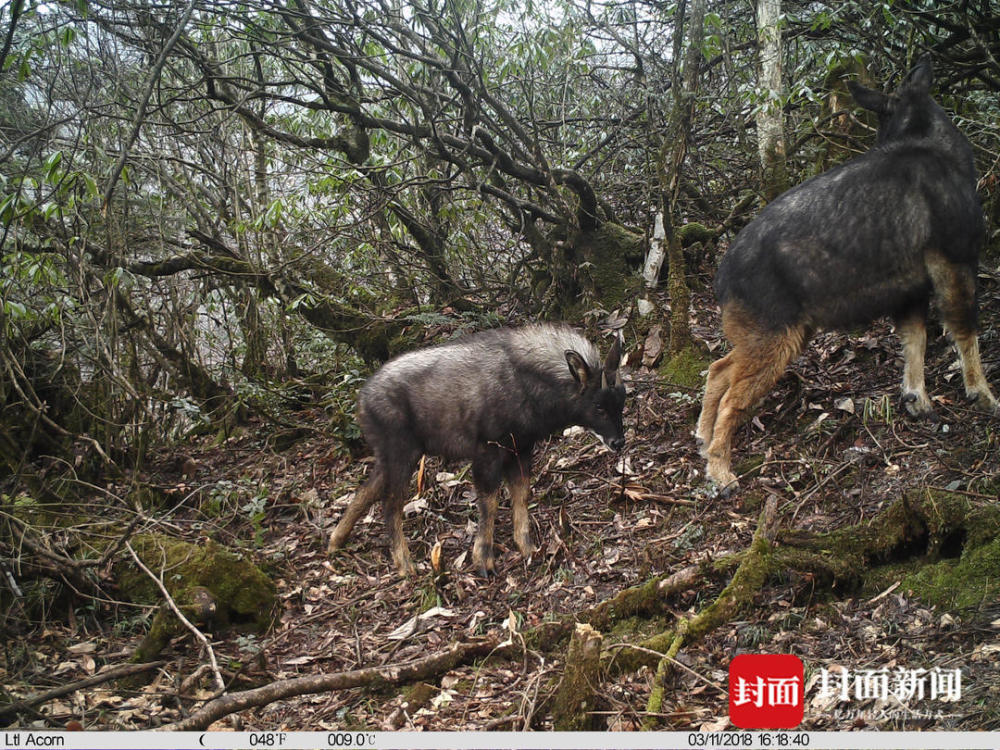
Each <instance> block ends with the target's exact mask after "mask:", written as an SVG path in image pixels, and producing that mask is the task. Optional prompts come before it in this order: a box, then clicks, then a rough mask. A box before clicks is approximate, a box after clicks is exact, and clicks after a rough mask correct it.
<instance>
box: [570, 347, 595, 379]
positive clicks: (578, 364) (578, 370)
mask: <svg viewBox="0 0 1000 750" xmlns="http://www.w3.org/2000/svg"><path fill="white" fill-rule="evenodd" d="M566 364H568V365H569V371H570V374H571V375H572V376H573V379H574V380H575V381H576V382H577V383H579V384H580V387H581V388H586V386H587V383H588V382H589V381H590V368H589V367H587V363H586V361H584V359H583V357H581V356H580V355H579V354H578V353H577V352H575V351H573V350H572V349H567V350H566Z"/></svg>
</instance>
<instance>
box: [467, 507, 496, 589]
mask: <svg viewBox="0 0 1000 750" xmlns="http://www.w3.org/2000/svg"><path fill="white" fill-rule="evenodd" d="M477 494H478V497H477V498H476V503H477V504H478V506H479V528H478V529H477V531H476V541H475V544H473V547H472V562H473V563H475V565H476V567H477V568H478V569H479V572H480V573H482V574H483V576H484V577H488V576H490V575H492V574H493V571H494V570H495V569H496V560H495V558H494V554H493V527H494V526H495V524H496V518H497V495H498V491H496V490H494V491H493V492H487V493H484V494H479V493H477Z"/></svg>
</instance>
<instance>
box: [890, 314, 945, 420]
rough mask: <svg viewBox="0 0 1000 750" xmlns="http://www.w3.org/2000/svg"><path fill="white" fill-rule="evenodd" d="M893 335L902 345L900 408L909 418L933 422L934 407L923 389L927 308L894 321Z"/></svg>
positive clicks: (934, 418)
mask: <svg viewBox="0 0 1000 750" xmlns="http://www.w3.org/2000/svg"><path fill="white" fill-rule="evenodd" d="M896 333H897V334H898V336H899V339H900V341H901V342H902V344H903V384H902V391H903V407H904V408H905V409H906V411H907V412H909V414H910V416H913V417H924V418H927V419H933V420H936V419H937V416H936V415H935V413H934V406H933V404H931V400H930V398H929V397H928V396H927V388H926V386H925V385H924V355H925V353H926V351H927V304H926V303H924V304H923V305H921V306H919V307H916V308H914V309H913V310H911V311H909V312H907V313H906V314H904V315H900V316H898V317H897V318H896Z"/></svg>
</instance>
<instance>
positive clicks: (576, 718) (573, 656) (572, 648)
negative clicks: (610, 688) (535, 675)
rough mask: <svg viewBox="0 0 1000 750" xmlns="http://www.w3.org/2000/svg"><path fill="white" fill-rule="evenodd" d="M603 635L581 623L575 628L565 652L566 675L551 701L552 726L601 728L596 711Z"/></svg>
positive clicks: (567, 729) (568, 729) (566, 729)
mask: <svg viewBox="0 0 1000 750" xmlns="http://www.w3.org/2000/svg"><path fill="white" fill-rule="evenodd" d="M602 642H603V636H602V635H601V634H600V633H599V632H598V631H596V630H594V629H593V628H592V627H590V625H587V624H586V623H580V624H578V625H577V626H576V629H575V630H574V631H573V636H572V638H570V641H569V650H568V651H567V652H566V666H565V668H564V670H563V678H562V681H561V682H560V683H559V689H558V690H557V691H556V696H555V700H554V701H553V704H552V720H553V727H554V728H555V729H556V730H557V731H563V732H582V731H590V730H596V729H601V728H602V727H600V726H598V724H597V720H596V718H595V716H594V713H593V711H594V710H595V709H596V708H597V707H598V706H597V705H596V704H597V701H598V692H597V687H598V685H600V671H601V643H602Z"/></svg>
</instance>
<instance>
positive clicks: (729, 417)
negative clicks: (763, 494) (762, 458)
mask: <svg viewBox="0 0 1000 750" xmlns="http://www.w3.org/2000/svg"><path fill="white" fill-rule="evenodd" d="M726 312H727V311H724V312H723V323H724V325H725V330H726V337H727V338H728V339H729V340H730V342H732V344H733V351H732V352H731V353H730V356H731V357H732V361H731V363H730V364H729V365H728V368H729V369H730V370H731V371H730V373H729V382H730V385H729V388H728V389H727V390H726V392H725V394H724V395H723V396H722V398H721V399H720V401H719V406H718V414H717V416H716V420H715V429H714V430H713V433H712V442H711V443H710V444H709V446H708V450H707V451H706V453H707V458H708V466H707V468H706V473H707V474H708V477H709V479H711V480H712V481H714V482H716V483H718V484H719V485H720V486H721V488H722V489H723V490H724V491H725V490H727V488H728V489H732V487H733V486H734V485H735V483H736V475H735V474H734V473H733V471H732V440H733V433H735V431H736V429H737V428H738V427H739V426H740V425H741V424H743V422H744V421H746V419H747V418H748V417H749V416H750V411H751V409H752V408H753V407H754V405H756V403H757V402H758V401H759V400H760V399H761V398H763V397H764V396H765V395H767V393H768V391H770V390H771V388H773V387H774V384H775V383H777V382H778V379H779V378H780V377H781V375H782V373H783V372H784V371H785V368H786V367H788V364H789V363H790V362H791V361H792V360H793V359H794V358H795V357H796V356H798V353H799V352H800V351H801V350H802V346H803V344H804V342H805V338H806V334H805V328H804V327H803V326H799V327H796V328H792V329H789V330H787V331H784V332H782V333H772V332H770V331H766V330H762V329H760V328H758V327H757V326H756V325H755V324H754V322H753V321H752V320H750V319H749V318H748V317H747V316H744V315H742V314H740V313H739V311H738V310H731V311H729V314H728V315H726Z"/></svg>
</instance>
